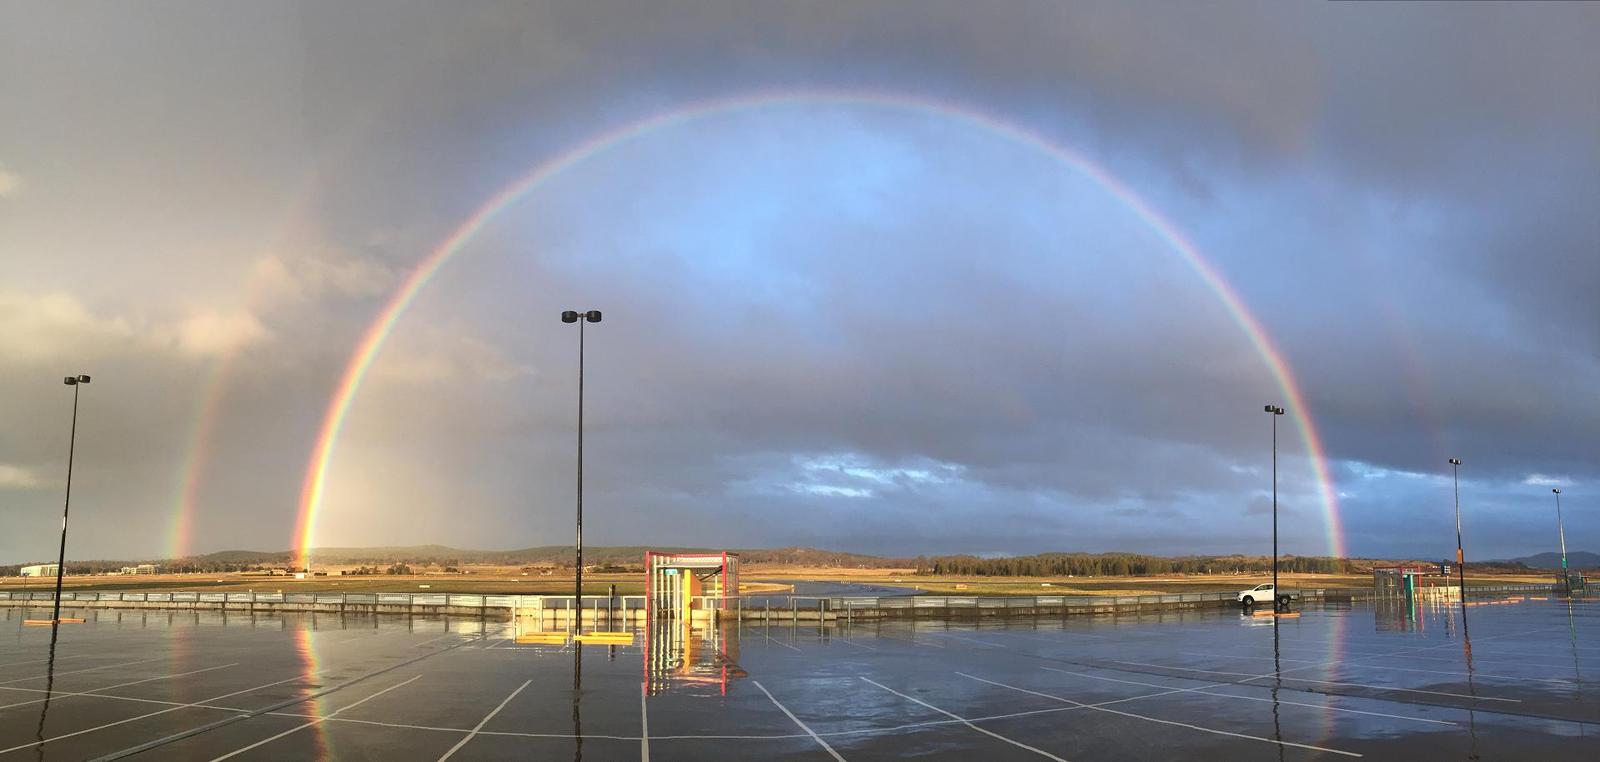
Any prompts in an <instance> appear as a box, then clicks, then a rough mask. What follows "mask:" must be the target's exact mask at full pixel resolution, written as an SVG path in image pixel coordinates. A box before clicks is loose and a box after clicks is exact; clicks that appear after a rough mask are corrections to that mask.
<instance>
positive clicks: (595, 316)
mask: <svg viewBox="0 0 1600 762" xmlns="http://www.w3.org/2000/svg"><path fill="white" fill-rule="evenodd" d="M583 317H584V318H585V319H586V320H588V321H589V322H591V323H598V322H600V310H589V311H588V312H585V313H583Z"/></svg>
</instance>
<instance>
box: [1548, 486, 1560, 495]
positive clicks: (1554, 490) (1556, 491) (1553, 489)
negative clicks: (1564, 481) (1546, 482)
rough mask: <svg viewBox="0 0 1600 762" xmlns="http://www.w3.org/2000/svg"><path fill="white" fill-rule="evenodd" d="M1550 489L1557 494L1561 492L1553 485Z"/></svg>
mask: <svg viewBox="0 0 1600 762" xmlns="http://www.w3.org/2000/svg"><path fill="white" fill-rule="evenodd" d="M1550 491H1551V492H1554V493H1556V494H1557V495H1559V494H1561V490H1559V489H1556V488H1555V487H1551V488H1550Z"/></svg>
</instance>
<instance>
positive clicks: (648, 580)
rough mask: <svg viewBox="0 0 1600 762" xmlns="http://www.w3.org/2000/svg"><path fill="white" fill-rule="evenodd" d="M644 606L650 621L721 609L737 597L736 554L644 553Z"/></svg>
mask: <svg viewBox="0 0 1600 762" xmlns="http://www.w3.org/2000/svg"><path fill="white" fill-rule="evenodd" d="M644 568H645V582H644V596H645V606H646V609H647V610H648V612H649V614H648V616H649V617H650V618H656V617H663V618H665V617H671V618H679V617H683V618H687V617H691V616H693V612H694V611H695V610H697V609H698V610H717V611H720V610H725V609H727V608H729V606H730V603H729V601H730V600H731V599H732V598H733V597H734V596H737V595H738V594H739V554H738V553H729V552H727V551H722V552H720V553H661V552H657V551H653V550H647V551H645V554H644Z"/></svg>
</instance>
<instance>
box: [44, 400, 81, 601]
mask: <svg viewBox="0 0 1600 762" xmlns="http://www.w3.org/2000/svg"><path fill="white" fill-rule="evenodd" d="M62 383H64V384H66V385H67V386H70V387H72V433H71V434H70V435H68V438H67V497H66V500H65V501H64V502H62V504H61V550H60V552H58V553H57V554H56V605H55V611H54V613H52V614H51V616H50V621H51V622H52V623H59V622H60V621H61V577H62V575H64V574H66V573H67V513H68V512H69V511H71V510H72V456H73V454H74V451H75V450H77V446H78V389H79V387H81V386H83V385H84V384H87V383H89V377H88V376H85V375H83V374H81V373H80V374H78V375H76V376H67V377H66V378H65V379H63V380H62Z"/></svg>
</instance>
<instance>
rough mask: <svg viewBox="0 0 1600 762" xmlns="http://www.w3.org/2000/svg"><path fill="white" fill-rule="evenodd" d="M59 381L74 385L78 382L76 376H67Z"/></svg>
mask: <svg viewBox="0 0 1600 762" xmlns="http://www.w3.org/2000/svg"><path fill="white" fill-rule="evenodd" d="M61 383H63V384H66V385H67V386H75V385H77V383H78V377H77V376H67V377H66V378H65V379H62V381H61Z"/></svg>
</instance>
